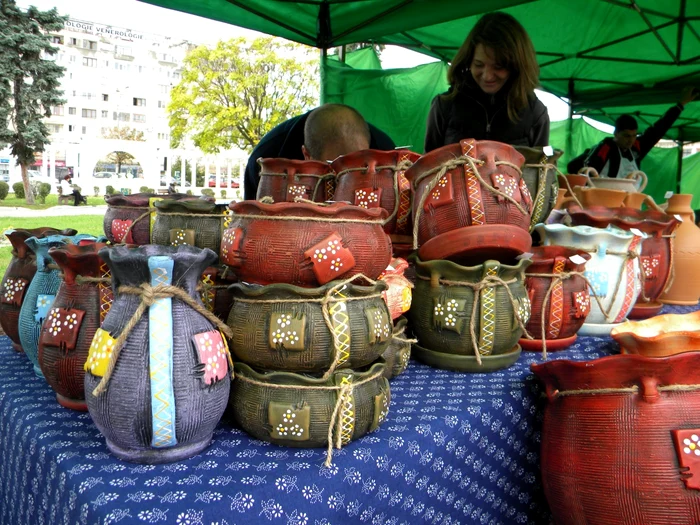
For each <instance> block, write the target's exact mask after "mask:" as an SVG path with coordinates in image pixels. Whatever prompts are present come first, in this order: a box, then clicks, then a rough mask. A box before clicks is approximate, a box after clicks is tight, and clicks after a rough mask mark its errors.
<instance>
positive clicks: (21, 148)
mask: <svg viewBox="0 0 700 525" xmlns="http://www.w3.org/2000/svg"><path fill="white" fill-rule="evenodd" d="M67 18H68V17H63V16H60V15H59V14H58V11H56V9H55V8H54V9H51V10H50V11H39V10H38V9H36V8H35V7H33V6H32V7H30V8H29V9H27V11H22V10H21V9H19V8H18V7H17V5H16V4H15V0H0V147H4V146H5V145H9V146H10V150H11V152H12V155H13V156H14V157H15V158H16V159H17V164H18V165H19V166H20V167H21V169H22V182H23V183H24V193H25V195H26V200H27V203H29V204H33V203H34V195H33V194H32V191H31V189H30V187H29V179H28V176H27V168H28V167H29V166H31V165H32V164H33V163H34V153H35V152H42V151H44V147H45V146H46V145H47V144H49V143H50V142H51V140H50V138H49V131H48V128H47V127H46V125H45V124H44V122H43V119H44V117H50V116H51V107H52V106H57V105H60V104H63V102H64V101H63V100H62V99H61V95H63V92H62V91H61V90H60V89H59V88H60V85H61V77H62V76H63V71H64V68H63V67H61V66H59V65H58V64H56V63H55V62H54V61H53V60H51V58H50V57H52V56H53V55H55V54H56V52H57V51H58V49H57V48H55V47H53V46H52V45H51V40H50V36H49V34H48V32H53V33H56V32H58V31H61V29H63V25H64V23H65V21H66V20H67Z"/></svg>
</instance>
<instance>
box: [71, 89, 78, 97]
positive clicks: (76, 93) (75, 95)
mask: <svg viewBox="0 0 700 525" xmlns="http://www.w3.org/2000/svg"><path fill="white" fill-rule="evenodd" d="M72 93H73V96H74V97H77V96H78V92H77V91H76V90H75V89H74V90H73V91H72Z"/></svg>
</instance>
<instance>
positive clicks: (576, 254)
mask: <svg viewBox="0 0 700 525" xmlns="http://www.w3.org/2000/svg"><path fill="white" fill-rule="evenodd" d="M590 258H591V256H590V254H589V253H587V252H584V251H581V250H573V249H570V248H565V247H563V246H537V247H534V248H532V265H531V266H530V267H529V268H528V270H527V272H526V273H525V276H526V280H525V286H526V288H527V292H528V296H529V297H530V302H531V304H532V316H531V317H530V320H529V321H528V323H527V326H526V329H527V331H528V333H529V334H530V335H531V336H532V337H533V339H524V338H523V339H521V340H520V345H521V346H522V347H523V349H525V350H541V349H542V348H545V349H546V350H549V351H556V350H562V349H564V348H566V347H568V346H569V345H571V344H572V343H573V342H574V341H576V337H577V336H576V332H578V330H579V329H580V328H581V325H583V323H584V321H585V320H586V317H587V316H588V312H589V311H590V296H589V294H588V284H587V283H586V280H585V279H584V278H583V275H582V274H581V273H582V272H583V271H584V268H585V264H586V261H588V260H589V259H590ZM543 342H544V344H543Z"/></svg>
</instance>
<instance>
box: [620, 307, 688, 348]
mask: <svg viewBox="0 0 700 525" xmlns="http://www.w3.org/2000/svg"><path fill="white" fill-rule="evenodd" d="M610 335H611V336H612V338H613V339H615V341H617V342H618V343H619V345H620V348H621V350H622V352H623V353H626V354H640V355H645V356H647V357H666V356H669V355H675V354H680V353H682V352H689V351H693V350H700V311H698V312H693V313H689V314H666V315H659V316H656V317H652V318H651V319H647V320H645V321H636V322H626V323H622V324H621V325H619V326H617V327H616V328H615V329H613V331H612V332H610Z"/></svg>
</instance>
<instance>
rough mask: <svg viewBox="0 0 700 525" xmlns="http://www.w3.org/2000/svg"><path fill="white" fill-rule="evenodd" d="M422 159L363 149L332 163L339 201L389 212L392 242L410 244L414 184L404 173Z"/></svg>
mask: <svg viewBox="0 0 700 525" xmlns="http://www.w3.org/2000/svg"><path fill="white" fill-rule="evenodd" d="M419 158H420V155H419V154H418V153H413V152H412V151H408V150H394V151H379V150H372V149H368V150H362V151H356V152H354V153H350V154H349V155H342V156H340V157H338V158H337V159H335V160H334V161H333V163H332V166H333V170H334V171H335V172H336V190H335V197H334V199H335V200H336V201H348V202H350V203H352V204H355V205H356V206H362V207H363V208H384V209H385V210H386V211H387V212H389V217H388V218H387V223H386V224H385V225H384V231H385V232H387V233H388V234H390V235H392V242H399V243H410V242H411V237H410V235H411V233H412V231H411V227H412V222H411V184H410V183H409V182H408V179H407V178H406V176H405V171H406V169H408V168H409V167H411V165H413V163H414V162H416V161H417V160H418V159H419Z"/></svg>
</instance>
